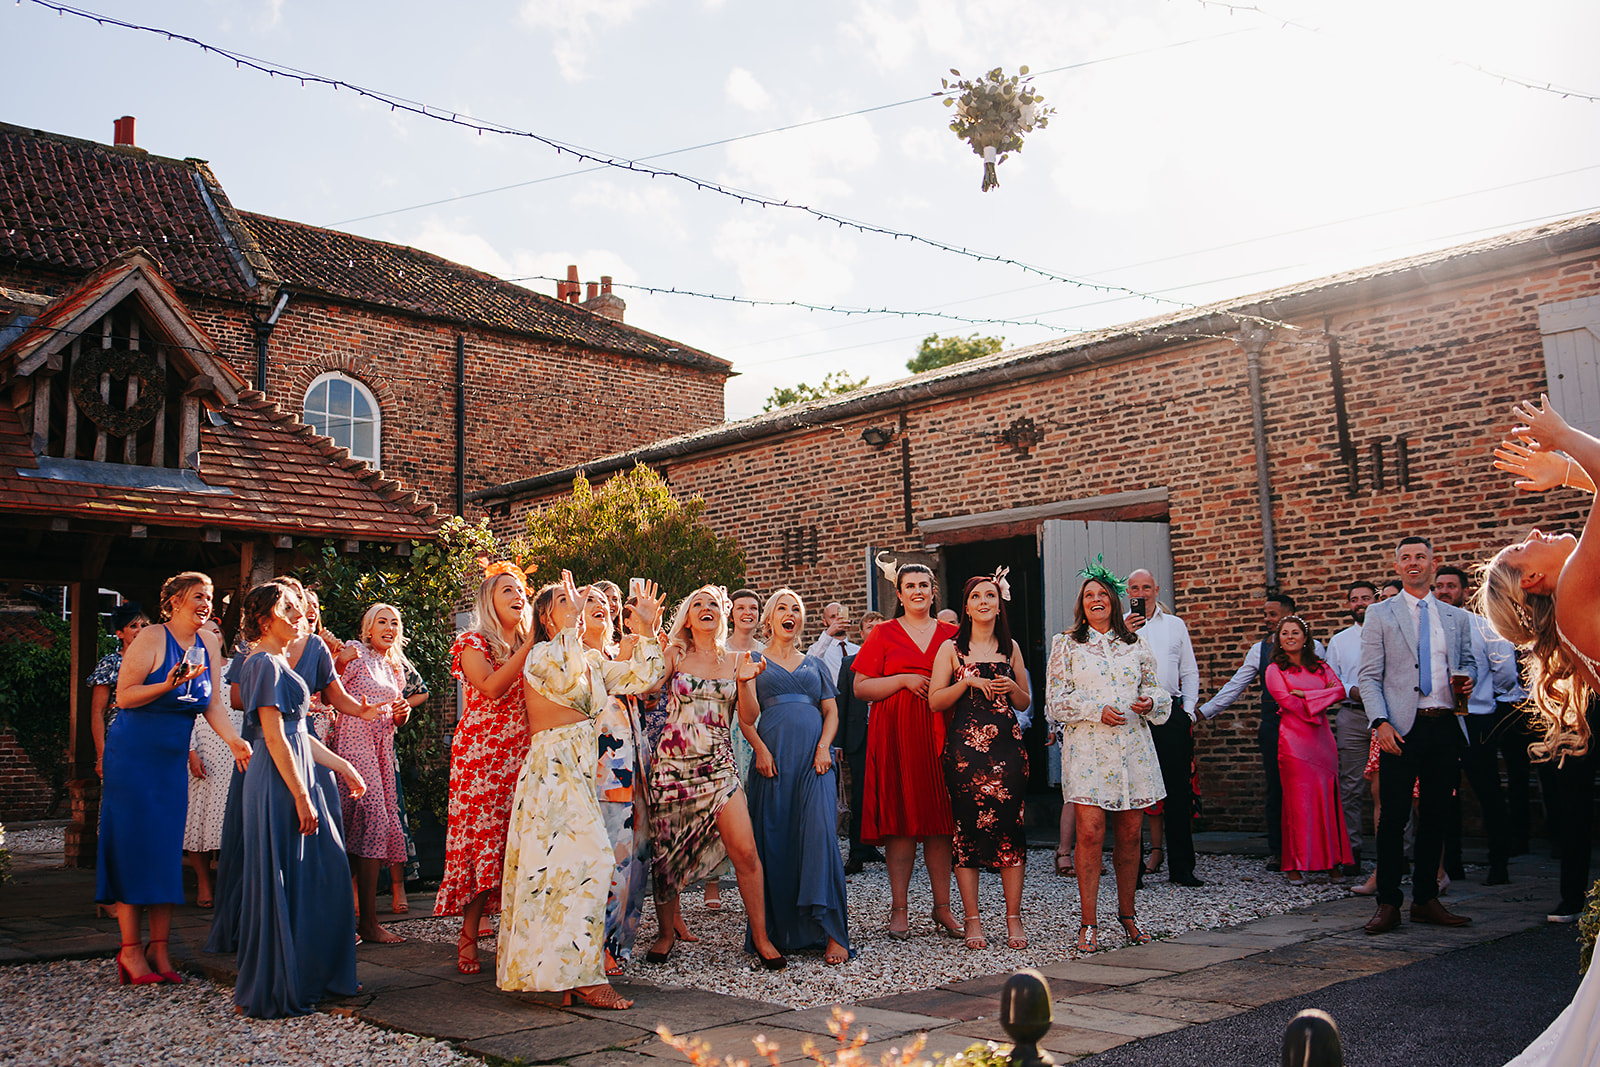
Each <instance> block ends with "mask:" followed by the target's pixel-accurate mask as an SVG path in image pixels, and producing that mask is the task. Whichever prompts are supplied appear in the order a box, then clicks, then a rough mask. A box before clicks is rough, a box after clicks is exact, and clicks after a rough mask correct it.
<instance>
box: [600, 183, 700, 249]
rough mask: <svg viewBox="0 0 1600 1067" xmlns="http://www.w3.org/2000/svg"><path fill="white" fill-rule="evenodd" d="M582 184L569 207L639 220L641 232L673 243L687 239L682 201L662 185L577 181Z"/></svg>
mask: <svg viewBox="0 0 1600 1067" xmlns="http://www.w3.org/2000/svg"><path fill="white" fill-rule="evenodd" d="M578 180H580V181H583V182H584V185H583V187H582V188H581V189H579V190H578V191H577V192H576V193H574V194H573V196H572V201H571V202H572V206H573V207H575V208H584V209H586V210H587V211H589V212H591V213H592V212H594V211H600V212H604V213H606V214H607V215H609V216H612V217H616V216H621V215H626V216H629V217H632V218H637V219H641V220H643V222H644V225H643V226H641V227H640V228H641V229H644V228H648V229H651V230H654V231H655V232H656V234H657V235H658V236H661V237H668V238H672V239H675V240H683V239H684V238H686V237H688V235H689V231H688V227H687V224H686V219H685V210H684V204H683V199H682V198H681V197H680V196H679V194H678V193H677V192H676V191H674V190H673V189H672V188H671V187H670V186H668V185H666V184H665V183H663V182H645V181H642V180H639V179H635V180H633V181H632V182H631V184H628V185H623V184H620V183H618V182H614V181H608V180H605V179H578Z"/></svg>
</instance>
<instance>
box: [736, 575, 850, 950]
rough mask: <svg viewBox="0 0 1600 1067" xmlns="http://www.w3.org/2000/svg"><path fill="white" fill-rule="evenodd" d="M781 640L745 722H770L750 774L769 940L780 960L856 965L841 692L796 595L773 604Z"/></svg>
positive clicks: (773, 628)
mask: <svg viewBox="0 0 1600 1067" xmlns="http://www.w3.org/2000/svg"><path fill="white" fill-rule="evenodd" d="M761 621H762V625H763V628H764V629H766V630H768V631H770V633H771V638H770V639H769V641H768V643H767V649H766V652H765V654H764V655H762V660H761V662H762V664H763V666H762V668H761V671H760V673H759V674H757V675H756V676H755V678H754V679H752V680H751V681H746V682H741V683H740V685H739V719H740V721H741V722H743V723H744V724H746V725H747V726H748V725H751V724H754V723H755V722H756V720H757V717H759V718H760V724H759V726H758V727H757V738H758V740H759V741H760V744H759V745H757V746H755V757H754V760H753V761H752V764H751V766H752V771H751V774H750V821H751V823H752V824H753V826H754V829H755V839H756V853H757V854H758V855H759V856H760V857H761V867H762V870H763V871H764V872H765V874H766V879H765V881H766V903H767V909H766V910H767V932H768V936H770V937H771V938H772V943H773V944H775V945H776V946H778V950H779V951H780V952H785V953H787V952H794V951H797V950H801V949H821V950H822V952H823V961H824V962H826V963H828V964H838V963H843V962H845V961H846V960H848V959H849V958H850V933H849V919H848V915H847V912H846V902H845V884H844V862H843V860H841V859H840V857H839V829H838V821H839V779H838V775H837V774H836V773H835V771H834V769H833V736H834V734H835V733H836V732H837V730H838V728H839V711H838V708H837V706H836V705H835V703H834V695H835V690H834V683H833V681H832V680H831V679H830V678H828V676H827V670H826V669H825V668H824V667H823V664H822V661H821V660H819V659H813V658H811V657H808V656H803V655H801V653H800V649H799V646H798V641H799V639H800V635H801V633H802V631H803V630H804V629H805V605H804V603H802V601H801V600H800V597H799V596H798V595H796V594H795V593H794V592H793V591H792V590H789V589H780V590H778V591H777V592H776V593H773V594H772V596H771V597H770V598H769V599H768V600H767V606H766V610H765V611H764V612H763V613H762V617H761Z"/></svg>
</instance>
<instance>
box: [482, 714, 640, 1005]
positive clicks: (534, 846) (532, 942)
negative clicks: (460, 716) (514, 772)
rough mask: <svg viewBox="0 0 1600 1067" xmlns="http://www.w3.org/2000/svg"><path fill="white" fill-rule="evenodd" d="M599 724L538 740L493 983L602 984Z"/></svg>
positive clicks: (511, 832) (604, 870) (510, 852)
mask: <svg viewBox="0 0 1600 1067" xmlns="http://www.w3.org/2000/svg"><path fill="white" fill-rule="evenodd" d="M595 754H596V742H595V727H594V723H593V722H587V721H586V722H580V723H573V724H571V725H568V726H557V727H553V728H551V729H548V730H540V731H538V732H537V733H535V734H534V735H533V737H532V739H531V742H530V744H529V746H528V758H527V759H526V760H524V761H523V764H522V774H521V775H520V776H519V777H518V778H517V789H516V794H515V797H514V799H513V800H512V804H511V822H510V825H509V826H508V828H507V833H506V868H505V876H504V878H503V880H502V881H501V884H500V942H499V950H498V951H497V952H496V953H495V984H496V985H498V986H499V987H500V988H501V989H507V990H545V991H553V990H560V989H571V988H573V987H574V986H580V985H597V984H599V983H601V982H604V981H605V980H606V970H605V957H604V951H605V950H604V941H605V926H606V894H607V890H608V889H609V888H610V886H611V869H612V866H613V864H612V858H611V857H612V853H611V842H610V841H609V840H608V839H607V837H606V828H605V823H604V821H603V820H602V818H601V815H600V803H599V801H598V800H596V799H595Z"/></svg>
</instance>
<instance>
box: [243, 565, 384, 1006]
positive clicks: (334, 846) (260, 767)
mask: <svg viewBox="0 0 1600 1067" xmlns="http://www.w3.org/2000/svg"><path fill="white" fill-rule="evenodd" d="M302 604H303V602H302V601H301V599H300V597H299V595H298V594H297V593H296V592H295V591H294V590H292V589H290V588H288V587H287V586H285V585H282V584H278V583H275V582H268V583H266V584H264V585H259V586H257V587H256V588H254V589H252V590H251V591H250V594H249V595H248V596H247V597H246V598H245V602H244V610H243V612H242V615H243V625H244V632H245V637H246V639H247V640H253V641H255V652H254V653H252V654H251V656H250V658H249V659H248V660H247V661H245V664H244V668H243V670H242V671H241V672H240V678H239V688H240V694H241V696H242V698H243V703H244V707H245V721H246V723H247V724H248V727H253V728H254V729H255V731H256V732H257V734H258V737H259V739H258V740H257V741H256V742H255V748H254V752H253V753H252V756H251V760H250V766H249V769H248V770H247V771H246V772H245V777H244V789H243V793H242V795H241V802H242V803H241V807H242V809H243V812H244V826H243V835H242V841H243V846H244V848H243V852H244V862H243V865H242V868H243V869H242V874H243V880H242V881H243V892H242V898H243V899H242V901H241V905H240V911H239V954H238V967H239V979H238V983H237V984H236V985H235V987H234V993H233V1003H234V1007H235V1009H236V1010H238V1011H239V1012H240V1013H241V1014H244V1015H250V1016H254V1017H256V1018H262V1019H276V1018H282V1017H285V1016H289V1015H304V1014H306V1013H308V1012H310V1011H311V1010H312V1008H313V1007H314V1006H315V1005H316V1003H317V1001H319V1000H322V999H323V998H324V997H328V996H349V995H351V994H353V993H355V992H356V989H357V985H356V954H355V945H356V942H355V903H354V901H353V900H352V898H351V895H350V868H349V863H348V861H347V860H346V858H345V849H344V838H343V835H342V834H340V833H339V832H338V826H339V823H338V821H337V816H335V814H334V811H335V810H336V809H338V807H339V797H338V795H337V794H335V793H334V792H332V790H331V789H330V788H329V787H328V783H327V782H326V781H325V780H323V779H322V778H321V777H320V776H318V775H317V774H315V773H314V772H313V768H314V767H315V766H317V765H319V764H320V765H321V766H324V767H328V768H331V769H332V770H333V771H334V772H336V773H337V774H339V775H340V776H341V777H343V778H344V779H345V781H346V782H347V783H348V784H349V787H350V791H351V792H352V793H353V794H355V795H358V796H359V795H360V794H361V793H364V792H365V791H366V783H365V782H364V781H362V779H361V776H360V775H359V774H358V773H356V770H355V768H354V767H352V766H351V765H350V763H349V761H348V760H345V759H343V758H342V757H340V756H337V755H335V754H334V753H333V752H332V751H330V750H329V749H328V748H327V746H325V745H324V744H322V742H320V741H318V740H317V739H316V738H315V737H314V736H313V735H312V733H311V732H310V729H309V727H308V725H307V721H306V719H307V714H308V712H309V711H310V709H311V690H310V688H309V687H308V686H307V685H306V683H305V680H304V679H302V678H301V677H300V675H299V674H297V673H296V672H295V670H294V669H293V668H292V667H291V666H290V665H289V660H288V657H287V652H288V649H289V646H290V645H292V644H293V643H294V642H295V640H296V639H297V638H298V637H299V635H300V625H301V621H302V619H303V617H304V608H303V606H302Z"/></svg>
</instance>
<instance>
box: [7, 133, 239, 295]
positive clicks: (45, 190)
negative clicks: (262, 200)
mask: <svg viewBox="0 0 1600 1067" xmlns="http://www.w3.org/2000/svg"><path fill="white" fill-rule="evenodd" d="M209 177H210V175H209V172H207V171H206V169H205V165H204V164H203V163H202V162H201V161H199V160H179V159H168V158H165V157H163V156H153V155H150V154H149V153H147V152H145V151H143V150H142V149H138V148H113V147H111V146H109V145H103V144H97V143H95V142H93V141H85V140H80V139H78V138H76V137H62V136H60V135H58V134H51V133H45V132H43V131H41V130H29V129H25V128H23V127H21V126H12V125H9V124H6V123H0V260H10V261H13V262H15V263H19V264H25V265H28V266H32V267H37V268H42V269H45V270H58V271H62V272H64V273H68V274H78V273H87V272H89V271H92V270H95V269H96V268H98V267H99V266H100V265H101V264H103V263H105V262H106V261H107V260H110V259H114V258H116V256H117V255H119V254H120V253H122V252H124V251H126V250H128V249H130V248H135V247H139V246H143V247H144V248H145V249H146V250H148V251H149V253H150V255H151V256H152V257H154V258H155V259H156V261H157V262H159V263H160V265H161V268H162V270H163V271H165V272H166V274H167V276H168V277H170V278H171V279H172V280H173V282H174V283H175V285H176V286H177V287H178V288H179V289H182V290H186V291H191V292H202V293H208V294H212V295H216V296H224V297H232V298H235V299H242V298H245V297H248V296H250V295H251V285H250V283H249V281H248V279H247V278H246V276H245V274H244V272H243V270H242V269H241V267H240V259H239V258H238V257H237V256H236V253H235V252H234V251H233V250H232V249H230V248H229V247H228V244H227V243H226V239H225V234H224V232H223V229H222V227H221V225H220V224H219V221H218V217H219V215H225V214H227V213H228V212H230V211H231V209H229V208H227V207H226V199H225V198H224V197H223V196H222V192H221V189H220V188H218V187H216V186H214V185H210V184H208V182H207V179H208V178H209ZM207 196H210V197H211V199H212V203H211V204H209V205H208V204H207ZM214 209H215V211H214ZM229 236H231V235H229Z"/></svg>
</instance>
